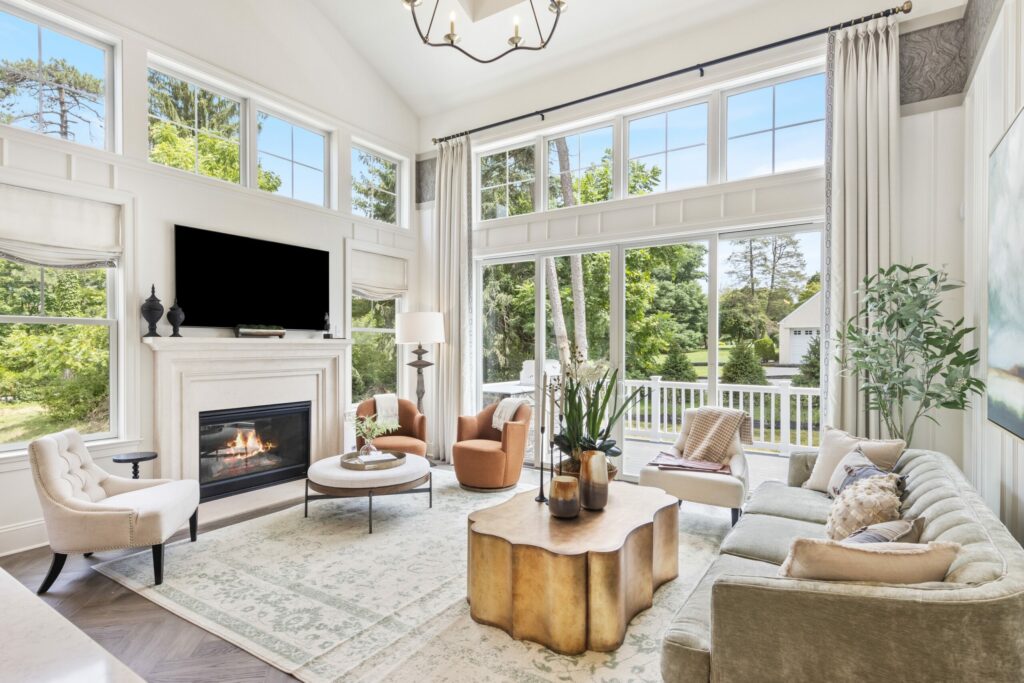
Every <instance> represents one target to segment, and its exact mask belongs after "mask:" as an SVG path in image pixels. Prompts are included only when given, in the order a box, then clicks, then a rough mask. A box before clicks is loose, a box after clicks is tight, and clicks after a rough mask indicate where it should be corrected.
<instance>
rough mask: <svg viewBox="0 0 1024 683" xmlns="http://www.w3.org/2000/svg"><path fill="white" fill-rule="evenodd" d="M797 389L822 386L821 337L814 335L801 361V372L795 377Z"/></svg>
mask: <svg viewBox="0 0 1024 683" xmlns="http://www.w3.org/2000/svg"><path fill="white" fill-rule="evenodd" d="M793 386H795V387H820V386H821V335H818V334H816V335H814V337H812V338H811V342H810V343H809V344H808V345H807V351H805V352H804V355H803V357H802V358H801V359H800V372H798V373H797V374H796V375H795V376H794V377H793Z"/></svg>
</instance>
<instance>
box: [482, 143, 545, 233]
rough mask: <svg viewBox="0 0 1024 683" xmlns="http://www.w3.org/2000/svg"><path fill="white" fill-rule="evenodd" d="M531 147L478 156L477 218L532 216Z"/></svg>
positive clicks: (532, 174) (532, 159)
mask: <svg viewBox="0 0 1024 683" xmlns="http://www.w3.org/2000/svg"><path fill="white" fill-rule="evenodd" d="M534 157H535V154H534V148H533V145H529V146H527V147H519V148H517V149H510V150H506V151H504V152H498V153H497V154H488V155H487V156H482V157H480V218H481V220H485V221H486V220H490V219H492V218H504V217H505V216H519V215H521V214H524V213H533V193H534V187H535V183H534Z"/></svg>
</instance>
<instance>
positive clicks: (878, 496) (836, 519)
mask: <svg viewBox="0 0 1024 683" xmlns="http://www.w3.org/2000/svg"><path fill="white" fill-rule="evenodd" d="M899 481H900V476H899V475H898V474H887V475H885V476H881V477H869V478H867V479H860V480H859V481H856V482H854V483H853V484H851V485H850V486H847V487H846V488H845V489H843V492H842V493H840V494H839V496H838V497H837V498H836V500H835V502H834V503H832V509H831V510H830V511H829V513H828V521H827V522H825V534H826V535H827V536H828V537H829V538H831V539H833V540H835V541H841V540H843V539H844V538H846V537H847V536H849V535H850V534H852V533H853V532H854V531H856V530H857V529H860V528H861V527H863V526H870V525H872V524H879V523H881V522H891V521H892V520H894V519H899V518H900V497H899V493H898V491H899Z"/></svg>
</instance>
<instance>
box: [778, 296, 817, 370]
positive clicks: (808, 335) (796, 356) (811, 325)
mask: <svg viewBox="0 0 1024 683" xmlns="http://www.w3.org/2000/svg"><path fill="white" fill-rule="evenodd" d="M818 334H821V292H818V293H817V294H815V295H814V296H812V297H811V298H810V299H808V300H807V301H805V302H803V303H802V304H800V305H799V306H798V307H797V308H796V309H795V310H794V311H793V312H792V313H790V314H789V315H787V316H786V317H785V318H783V319H782V320H780V321H779V363H780V364H781V365H796V364H798V363H799V362H800V359H801V358H803V356H804V354H805V353H807V347H808V346H810V343H811V339H813V338H814V337H815V336H816V335H818Z"/></svg>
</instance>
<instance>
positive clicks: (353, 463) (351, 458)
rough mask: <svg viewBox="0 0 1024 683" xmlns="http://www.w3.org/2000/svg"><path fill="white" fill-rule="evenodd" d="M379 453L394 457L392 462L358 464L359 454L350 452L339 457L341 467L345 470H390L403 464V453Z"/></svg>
mask: <svg viewBox="0 0 1024 683" xmlns="http://www.w3.org/2000/svg"><path fill="white" fill-rule="evenodd" d="M380 452H381V453H388V454H390V455H393V456H395V459H394V460H388V461H385V462H375V463H370V464H368V465H364V464H363V463H361V462H359V452H358V451H352V452H351V453H345V454H344V455H343V456H341V466H342V467H344V468H345V469H347V470H390V469H391V468H393V467H401V466H402V465H404V464H405V453H399V452H398V451H380Z"/></svg>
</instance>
